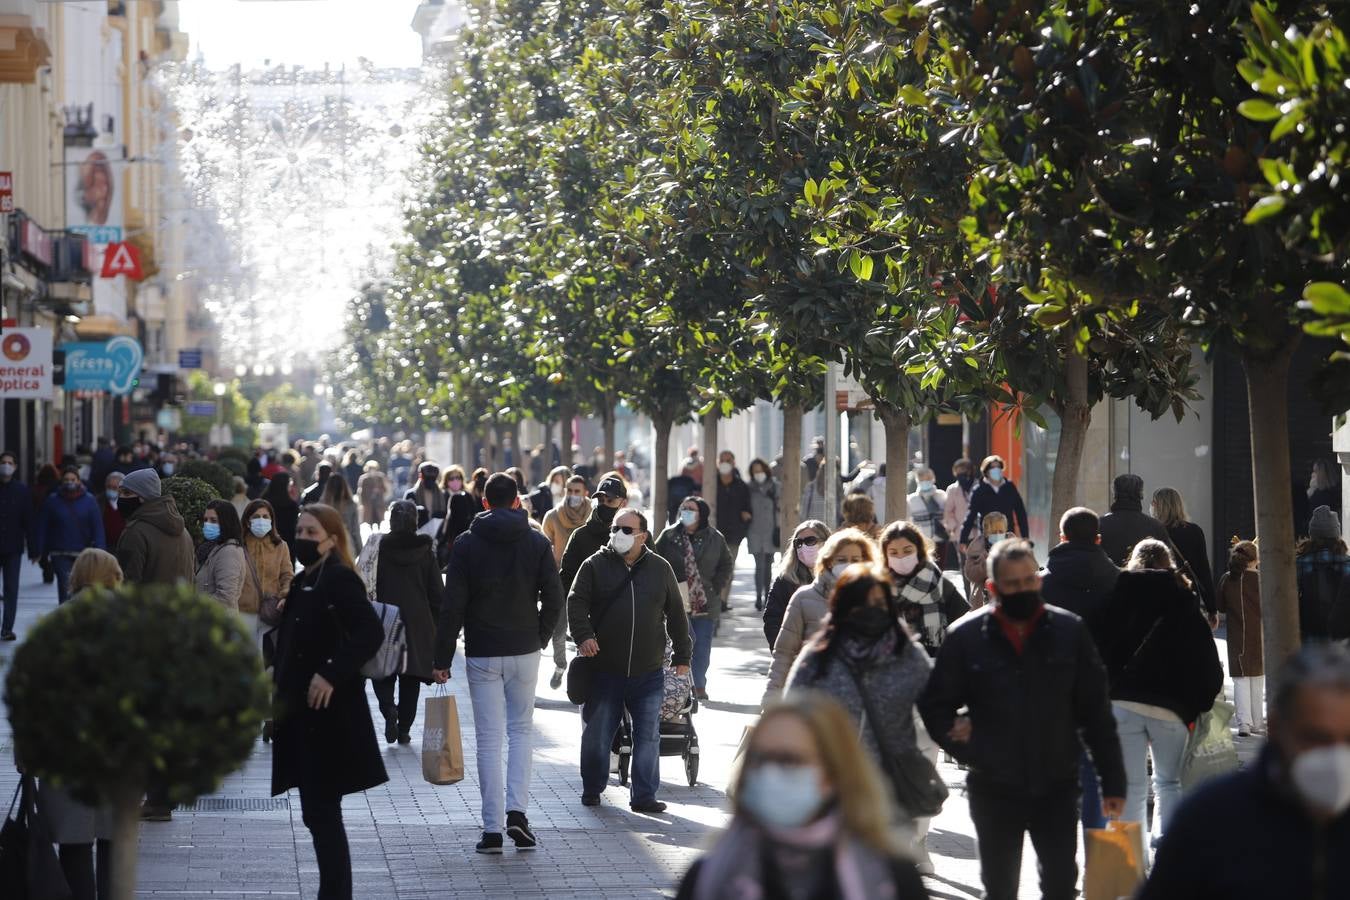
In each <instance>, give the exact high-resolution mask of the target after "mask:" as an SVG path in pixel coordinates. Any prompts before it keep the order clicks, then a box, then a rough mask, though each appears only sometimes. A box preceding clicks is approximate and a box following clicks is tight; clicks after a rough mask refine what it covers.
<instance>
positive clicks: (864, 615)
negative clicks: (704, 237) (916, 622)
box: [843, 606, 895, 641]
mask: <svg viewBox="0 0 1350 900" xmlns="http://www.w3.org/2000/svg"><path fill="white" fill-rule="evenodd" d="M843 627H844V629H845V630H846V631H848V632H850V633H852V634H854V635H856V636H858V637H860V638H862V639H863V640H867V641H875V640H877V639H878V638H880V637H881V636H882V635H884V634H885V633H886V632H887V631H889V630H891V629H892V628H894V627H895V618H894V617H893V616H892V615H891V612H890V610H888V609H882V608H880V607H878V606H864V607H862V608H861V609H855V610H854V611H853V612H851V613H849V615H848V618H846V619H845V620H844V621H843Z"/></svg>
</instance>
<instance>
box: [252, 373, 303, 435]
mask: <svg viewBox="0 0 1350 900" xmlns="http://www.w3.org/2000/svg"><path fill="white" fill-rule="evenodd" d="M253 417H254V418H255V419H256V420H257V421H259V422H280V423H284V424H286V425H288V426H290V432H291V433H292V434H309V435H313V434H314V433H315V432H317V431H318V428H319V408H318V406H317V405H316V404H315V403H314V398H313V397H308V396H306V395H304V394H302V393H300V392H299V391H297V390H296V389H295V387H294V386H293V385H290V384H283V385H281V386H279V387H275V388H273V389H272V390H270V391H268V392H267V393H266V394H263V395H262V397H260V398H259V399H258V402H257V403H255V404H254V405H253Z"/></svg>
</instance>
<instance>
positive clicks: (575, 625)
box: [567, 538, 693, 678]
mask: <svg viewBox="0 0 1350 900" xmlns="http://www.w3.org/2000/svg"><path fill="white" fill-rule="evenodd" d="M573 540H575V538H573ZM632 571H633V579H632V582H631V583H630V584H629V585H628V586H627V587H624V582H625V581H626V580H627V579H628V574H629V566H628V563H627V562H625V561H624V558H623V557H622V556H620V555H619V554H618V552H616V551H615V550H614V549H613V548H611V547H606V548H604V549H603V550H601V551H600V552H599V553H596V554H594V555H592V556H591V557H589V558H588V559H587V560H586V561H585V562H584V563H582V564H581V568H580V569H579V570H577V577H576V581H574V582H573V583H572V592H571V593H570V594H569V595H568V597H567V626H568V629H569V630H570V631H571V633H572V640H574V641H576V643H577V645H578V646H580V645H581V644H584V643H585V642H586V641H588V640H590V639H591V638H594V639H595V641H596V643H597V644H599V645H600V653H599V655H598V656H596V657H595V659H596V660H598V661H599V665H600V668H601V669H604V670H605V671H607V672H612V673H615V674H620V675H626V676H628V677H629V678H637V677H640V676H643V675H648V674H650V673H652V672H655V671H656V670H658V669H660V668H662V667H663V666H664V664H665V653H666V636H667V634H669V636H670V641H671V644H672V646H673V647H674V655H673V657H672V661H671V664H672V665H675V666H687V665H689V658H690V654H691V652H692V650H693V643H692V641H691V640H690V638H689V619H688V617H687V616H686V615H685V614H684V600H683V599H681V597H680V587H679V585H678V584H677V583H676V581H675V572H674V571H673V570H672V569H671V568H670V563H668V562H666V561H665V559H663V558H662V557H661V556H660V555H659V554H657V553H653V552H652V551H651V550H648V549H644V550H643V553H642V555H641V556H639V557H638V558H637V561H636V562H635V563H633V567H632ZM621 588H622V590H620V589H621ZM597 620H598V624H597Z"/></svg>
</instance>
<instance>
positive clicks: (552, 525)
mask: <svg viewBox="0 0 1350 900" xmlns="http://www.w3.org/2000/svg"><path fill="white" fill-rule="evenodd" d="M561 471H563V472H566V471H568V470H567V469H562V470H561ZM565 485H566V492H565V493H564V495H563V499H562V502H561V503H559V504H558V506H557V508H556V509H550V510H549V511H548V513H547V514H546V515H545V516H544V524H543V526H542V527H543V530H544V536H545V537H547V538H548V539H549V541H551V542H552V544H553V559H554V562H556V563H557V564H558V565H561V564H562V558H563V552H564V551H565V550H566V549H567V542H568V540H570V539H571V537H572V534H573V532H575V531H576V530H577V529H578V528H580V527H581V526H582V525H584V524H586V519H587V517H588V516H589V515H590V513H591V505H590V502H589V501H590V496H589V492H588V491H587V488H586V479H585V478H582V477H581V476H580V475H569V476H568V478H567V481H566V482H565ZM566 674H567V616H559V617H558V624H557V625H556V626H555V627H554V629H553V675H552V676H550V678H549V681H548V683H549V687H551V688H553V689H554V690H555V691H556V690H557V689H558V688H560V687H562V682H563V676H565V675H566Z"/></svg>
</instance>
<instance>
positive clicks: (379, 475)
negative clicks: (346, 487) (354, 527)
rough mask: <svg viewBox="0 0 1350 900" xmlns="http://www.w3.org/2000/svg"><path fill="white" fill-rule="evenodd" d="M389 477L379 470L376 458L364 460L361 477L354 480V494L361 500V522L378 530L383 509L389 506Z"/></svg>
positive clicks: (382, 516) (381, 520)
mask: <svg viewBox="0 0 1350 900" xmlns="http://www.w3.org/2000/svg"><path fill="white" fill-rule="evenodd" d="M390 490H391V486H390V484H389V479H388V478H386V477H385V474H384V473H383V472H381V471H380V464H379V462H377V461H376V460H373V459H370V460H366V464H365V466H363V467H362V472H361V477H360V478H358V479H357V480H356V496H357V497H358V498H359V499H360V501H361V524H362V525H367V526H369V527H370V530H371V531H379V530H380V523H381V522H383V521H384V513H385V510H387V509H388V508H389V492H390Z"/></svg>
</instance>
